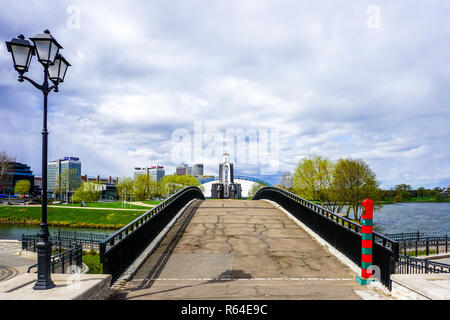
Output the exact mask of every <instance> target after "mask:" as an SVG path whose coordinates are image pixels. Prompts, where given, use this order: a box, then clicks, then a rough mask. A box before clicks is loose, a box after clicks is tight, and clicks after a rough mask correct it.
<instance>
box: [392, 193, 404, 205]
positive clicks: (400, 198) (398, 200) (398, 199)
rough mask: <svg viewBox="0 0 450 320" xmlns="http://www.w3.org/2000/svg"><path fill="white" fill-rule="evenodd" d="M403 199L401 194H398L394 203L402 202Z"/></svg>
mask: <svg viewBox="0 0 450 320" xmlns="http://www.w3.org/2000/svg"><path fill="white" fill-rule="evenodd" d="M402 201H403V198H402V196H401V195H399V194H398V195H396V196H395V197H394V203H400V202H402Z"/></svg>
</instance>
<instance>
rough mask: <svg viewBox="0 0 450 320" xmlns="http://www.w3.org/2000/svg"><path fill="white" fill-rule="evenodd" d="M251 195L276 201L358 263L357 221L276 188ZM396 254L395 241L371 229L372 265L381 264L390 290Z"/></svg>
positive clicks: (360, 227) (264, 189) (358, 239)
mask: <svg viewBox="0 0 450 320" xmlns="http://www.w3.org/2000/svg"><path fill="white" fill-rule="evenodd" d="M253 199H254V200H260V199H267V200H271V201H274V202H276V203H277V204H279V205H280V206H282V207H283V208H284V209H285V210H287V211H288V212H290V213H291V214H292V215H293V216H295V217H296V218H297V219H298V220H300V221H301V222H302V223H303V224H305V225H306V226H307V227H308V228H310V229H311V230H313V231H314V232H315V233H316V234H318V235H319V236H320V237H321V238H322V239H324V240H325V241H327V242H328V243H329V244H330V245H332V246H333V247H335V248H336V249H337V250H339V251H340V252H341V253H343V254H344V255H345V256H346V257H347V258H349V259H350V260H351V261H353V262H354V263H355V264H356V265H358V266H359V267H360V266H361V230H362V226H361V225H360V224H357V223H355V222H353V221H351V220H349V219H346V218H344V217H341V216H339V215H338V214H335V213H333V212H331V211H329V210H327V209H325V208H323V207H321V206H318V205H316V204H314V203H312V202H309V201H307V200H305V199H302V198H300V197H299V196H297V195H295V194H293V193H290V192H288V191H286V190H282V189H278V188H273V187H267V188H263V189H260V190H259V191H258V192H257V193H256V195H255V196H254V197H253ZM398 255H399V243H398V242H397V241H395V240H393V239H391V238H389V237H387V236H385V235H382V234H380V233H377V232H373V265H377V266H378V267H379V268H380V273H381V274H380V278H381V279H380V280H381V283H383V285H385V286H386V287H388V288H389V290H391V279H390V276H391V274H393V273H394V271H395V262H396V260H397V259H398Z"/></svg>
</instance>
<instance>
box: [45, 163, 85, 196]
mask: <svg viewBox="0 0 450 320" xmlns="http://www.w3.org/2000/svg"><path fill="white" fill-rule="evenodd" d="M64 170H69V171H68V173H69V177H68V183H67V184H68V188H69V189H70V190H67V191H68V192H71V191H75V190H76V189H78V188H79V187H81V161H80V159H79V158H77V157H64V158H63V159H58V160H54V161H50V162H49V163H48V165H47V191H48V192H49V193H54V192H55V190H56V189H57V188H58V186H60V185H61V183H64V182H62V181H61V174H63V172H64Z"/></svg>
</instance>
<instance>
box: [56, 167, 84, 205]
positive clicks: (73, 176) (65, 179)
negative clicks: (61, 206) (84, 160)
mask: <svg viewBox="0 0 450 320" xmlns="http://www.w3.org/2000/svg"><path fill="white" fill-rule="evenodd" d="M79 179H80V176H79V175H78V170H77V169H67V168H66V169H64V170H63V171H61V173H60V174H58V176H57V178H56V187H55V193H56V194H58V193H59V194H60V197H61V200H62V199H63V194H65V195H66V196H65V197H64V198H65V199H66V200H68V196H67V195H68V193H69V192H71V191H73V189H74V188H75V186H78V185H79V184H80V180H79Z"/></svg>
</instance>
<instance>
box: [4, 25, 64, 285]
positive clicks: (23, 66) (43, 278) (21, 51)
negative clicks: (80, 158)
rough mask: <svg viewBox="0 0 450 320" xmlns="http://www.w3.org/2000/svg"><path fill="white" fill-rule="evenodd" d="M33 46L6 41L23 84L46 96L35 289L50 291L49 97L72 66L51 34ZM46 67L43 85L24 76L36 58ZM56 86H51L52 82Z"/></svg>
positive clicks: (20, 39)
mask: <svg viewBox="0 0 450 320" xmlns="http://www.w3.org/2000/svg"><path fill="white" fill-rule="evenodd" d="M30 40H31V41H32V42H33V45H32V44H31V43H30V42H29V41H28V40H25V37H24V36H23V35H22V34H21V35H19V36H18V37H17V38H14V39H12V40H11V41H6V47H7V49H8V52H11V56H12V59H13V63H14V69H16V71H17V72H18V73H19V78H18V81H19V82H23V81H24V80H27V81H28V82H30V83H31V84H32V85H33V86H34V87H35V88H37V89H38V90H40V91H41V92H42V94H43V96H44V110H43V129H42V218H41V219H42V220H41V224H40V231H39V234H38V235H39V241H38V243H37V244H36V247H37V267H38V271H37V272H38V276H37V281H36V284H35V285H34V287H33V289H35V290H46V289H51V288H53V287H55V284H54V283H53V281H52V279H51V273H50V257H51V249H52V243H51V242H50V241H49V236H50V234H49V232H48V224H47V162H48V161H47V154H48V131H47V96H48V94H49V93H50V92H51V91H54V92H58V85H59V84H60V83H61V82H63V81H64V77H65V75H66V71H67V68H68V67H69V66H70V64H69V62H67V60H66V59H65V58H64V57H63V56H62V55H61V54H59V50H60V49H62V46H61V45H60V44H59V43H58V42H57V41H56V40H55V39H54V38H53V37H52V35H51V34H50V31H48V30H45V31H44V32H43V33H41V34H37V35H36V36H34V37H33V38H30ZM36 54H37V56H38V60H39V62H40V63H41V64H42V66H43V67H44V82H43V83H42V85H39V84H38V83H36V82H34V81H33V80H32V79H30V78H28V77H26V76H24V74H25V73H26V72H27V71H28V67H29V66H30V62H31V58H32V57H33V56H34V55H36ZM49 79H50V81H51V82H52V83H53V85H52V86H49V81H48V80H49Z"/></svg>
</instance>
